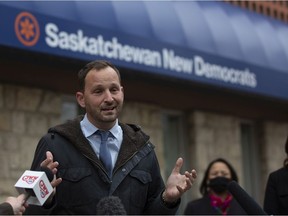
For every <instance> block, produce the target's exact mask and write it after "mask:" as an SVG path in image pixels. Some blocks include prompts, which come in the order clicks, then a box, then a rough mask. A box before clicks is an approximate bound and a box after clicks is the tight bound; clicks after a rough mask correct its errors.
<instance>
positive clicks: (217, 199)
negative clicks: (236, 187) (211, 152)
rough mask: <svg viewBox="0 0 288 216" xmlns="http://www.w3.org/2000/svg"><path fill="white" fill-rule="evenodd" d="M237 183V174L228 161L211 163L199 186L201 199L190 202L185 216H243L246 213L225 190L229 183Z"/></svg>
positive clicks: (216, 160) (219, 159) (222, 160)
mask: <svg viewBox="0 0 288 216" xmlns="http://www.w3.org/2000/svg"><path fill="white" fill-rule="evenodd" d="M232 180H234V181H236V182H238V177H237V174H236V172H235V170H234V168H233V167H232V166H231V164H230V163H228V161H226V160H225V159H223V158H218V159H215V160H213V161H211V162H210V163H209V165H208V167H207V169H206V171H205V174H204V178H203V180H202V183H201V186H200V193H201V194H202V195H203V197H202V198H200V199H197V200H194V201H190V202H189V203H188V204H187V206H186V208H185V210H184V214H185V215H232V214H234V215H243V214H244V215H245V214H246V212H245V211H244V209H243V208H242V207H241V206H240V205H239V203H238V202H237V201H236V200H235V199H233V196H232V195H231V194H230V193H229V191H228V190H227V185H228V183H229V182H230V181H232Z"/></svg>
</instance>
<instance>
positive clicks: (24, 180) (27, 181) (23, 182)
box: [15, 170, 53, 206]
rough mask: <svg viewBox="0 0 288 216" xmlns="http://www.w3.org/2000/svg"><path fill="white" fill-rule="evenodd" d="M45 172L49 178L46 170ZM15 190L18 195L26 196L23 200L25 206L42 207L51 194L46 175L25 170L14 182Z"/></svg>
mask: <svg viewBox="0 0 288 216" xmlns="http://www.w3.org/2000/svg"><path fill="white" fill-rule="evenodd" d="M46 172H47V173H48V175H49V177H50V178H51V174H49V172H48V170H47V171H46ZM50 172H51V171H50ZM51 173H52V172H51ZM52 179H53V173H52ZM15 188H16V190H17V191H18V192H19V194H22V193H24V194H26V198H25V200H26V202H27V204H31V205H39V206H42V205H43V204H44V203H45V201H46V200H47V199H48V198H49V196H50V195H51V194H52V192H53V187H52V186H51V183H50V180H48V178H47V175H46V173H45V172H43V171H31V170H26V171H25V172H24V173H23V174H22V176H21V177H20V178H19V179H18V181H17V182H16V184H15Z"/></svg>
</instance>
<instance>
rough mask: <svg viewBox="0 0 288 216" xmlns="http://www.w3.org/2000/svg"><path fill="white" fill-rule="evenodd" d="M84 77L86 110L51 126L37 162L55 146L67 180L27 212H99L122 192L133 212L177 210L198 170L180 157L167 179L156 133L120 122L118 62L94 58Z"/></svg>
mask: <svg viewBox="0 0 288 216" xmlns="http://www.w3.org/2000/svg"><path fill="white" fill-rule="evenodd" d="M78 78H79V84H80V89H79V91H77V92H76V99H77V102H78V104H79V105H80V106H81V107H82V108H83V109H85V114H84V115H81V116H78V117H77V118H75V119H73V120H69V121H67V122H65V123H64V124H61V125H58V126H55V127H52V128H50V129H49V131H48V133H47V134H46V135H44V136H43V137H42V138H41V139H40V141H39V143H38V146H37V148H36V151H35V156H34V160H33V162H32V166H31V169H32V170H39V169H41V166H42V165H43V164H42V165H40V162H41V161H43V160H45V157H46V158H47V159H48V157H47V155H46V156H45V154H46V152H47V151H49V157H50V163H47V164H49V166H50V167H49V168H50V169H51V168H57V174H56V176H57V177H56V178H55V179H56V180H57V179H59V178H61V179H62V182H61V184H59V185H58V186H57V191H56V193H55V196H53V199H52V200H51V202H50V203H49V205H46V206H45V207H44V208H36V207H35V206H30V207H29V208H27V211H26V212H27V214H83V215H84V214H96V213H97V203H98V202H99V201H100V200H101V198H103V197H107V196H117V197H119V198H120V200H121V202H122V203H123V206H124V208H125V211H126V212H127V214H135V215H139V214H175V213H176V211H177V209H178V207H179V204H180V201H181V196H182V195H183V194H184V193H185V192H186V191H187V190H189V189H190V188H191V186H192V184H193V182H194V180H195V178H196V176H197V174H196V171H195V170H191V171H185V172H184V174H181V173H180V169H181V167H182V166H183V159H182V158H178V159H177V161H176V164H175V167H174V168H173V170H172V172H171V175H170V176H169V177H168V179H167V182H166V184H164V181H163V179H162V177H161V173H160V167H159V164H158V159H157V157H156V154H155V151H154V145H153V144H152V143H151V141H150V137H149V136H148V135H147V134H146V133H144V131H143V130H142V129H141V128H140V127H139V126H137V125H133V124H124V123H121V122H119V121H118V116H119V114H120V112H121V110H122V106H123V101H124V89H123V87H122V85H121V78H120V72H119V71H118V69H117V68H116V67H115V66H114V65H112V64H111V63H110V62H107V61H102V60H96V61H92V62H90V63H88V64H87V65H85V66H84V67H83V68H82V69H81V70H80V71H79V73H78ZM50 153H51V154H50ZM53 163H54V164H53ZM47 164H46V165H47ZM42 167H43V166H42Z"/></svg>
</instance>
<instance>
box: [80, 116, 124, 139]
mask: <svg viewBox="0 0 288 216" xmlns="http://www.w3.org/2000/svg"><path fill="white" fill-rule="evenodd" d="M80 125H81V128H82V131H83V134H84V136H85V137H86V138H87V137H90V136H91V135H92V134H94V133H95V132H96V131H97V130H99V128H97V127H95V126H94V125H93V124H92V123H91V122H90V121H89V120H88V118H87V114H85V115H84V118H83V120H82V121H81V122H80ZM119 127H120V126H119V124H118V119H116V123H115V125H114V126H113V127H112V128H111V129H110V130H109V131H110V132H111V134H112V135H113V136H114V137H116V138H117V137H118V134H119Z"/></svg>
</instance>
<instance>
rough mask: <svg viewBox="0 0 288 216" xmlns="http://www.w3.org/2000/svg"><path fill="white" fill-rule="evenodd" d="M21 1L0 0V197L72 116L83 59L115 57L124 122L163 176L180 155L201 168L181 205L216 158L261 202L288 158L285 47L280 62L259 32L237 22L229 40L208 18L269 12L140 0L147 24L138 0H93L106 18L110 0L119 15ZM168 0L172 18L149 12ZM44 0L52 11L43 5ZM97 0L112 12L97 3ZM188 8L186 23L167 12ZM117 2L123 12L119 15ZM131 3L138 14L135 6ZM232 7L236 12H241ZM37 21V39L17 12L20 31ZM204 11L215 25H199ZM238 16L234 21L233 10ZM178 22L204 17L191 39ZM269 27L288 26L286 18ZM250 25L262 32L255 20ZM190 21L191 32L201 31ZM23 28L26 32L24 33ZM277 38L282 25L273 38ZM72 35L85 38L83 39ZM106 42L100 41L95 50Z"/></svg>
mask: <svg viewBox="0 0 288 216" xmlns="http://www.w3.org/2000/svg"><path fill="white" fill-rule="evenodd" d="M94 3H95V2H94ZM28 4H29V3H23V4H17V5H13V3H9V2H8V3H6V2H4V3H1V4H0V10H1V20H2V21H1V23H0V27H1V28H0V29H5V36H6V37H5V38H4V39H0V45H1V46H0V54H1V73H0V110H1V112H0V145H1V147H2V148H1V152H0V164H1V167H0V171H1V173H2V174H1V179H0V185H1V187H0V199H1V200H2V199H4V198H5V197H6V196H8V195H15V194H16V190H15V188H14V184H15V183H16V181H17V180H18V178H19V177H20V176H21V174H22V173H23V172H24V170H27V169H29V167H30V164H31V162H32V158H33V154H34V151H35V148H36V145H37V143H38V140H39V139H40V138H41V136H42V135H43V134H44V133H46V132H47V130H48V128H49V127H51V126H53V125H55V124H59V123H61V122H63V121H65V120H67V119H70V118H73V117H75V116H76V115H78V114H79V107H78V106H77V103H76V100H75V92H76V91H77V79H76V78H77V72H78V71H79V70H80V69H81V68H82V67H83V66H84V65H85V64H86V63H87V62H88V61H91V60H94V59H96V58H103V59H107V60H110V61H111V62H113V63H114V64H115V65H117V66H118V67H119V69H120V72H121V76H122V82H123V83H122V84H123V86H124V92H125V103H124V112H123V113H122V115H121V117H120V120H121V121H122V122H126V123H135V124H138V125H140V126H141V127H142V128H143V129H144V131H146V132H147V133H148V134H149V135H150V137H151V140H152V143H154V144H155V146H156V152H157V155H158V158H159V163H160V166H161V171H162V174H163V178H164V179H166V178H167V177H168V176H169V174H170V172H171V171H172V168H173V166H174V164H175V162H176V159H177V158H178V157H179V156H181V157H183V158H184V162H185V164H184V167H183V170H184V169H192V168H195V169H196V170H197V172H198V180H197V182H196V183H195V185H194V186H193V188H192V189H191V191H189V192H188V193H186V194H185V196H184V197H183V202H182V204H181V208H180V210H179V213H180V214H181V213H182V212H183V209H184V207H185V205H186V203H187V202H188V201H189V200H191V199H195V198H198V197H200V193H199V186H200V183H201V180H202V177H203V174H204V171H205V168H206V166H207V164H208V163H209V162H210V161H211V160H213V159H215V158H217V157H223V158H225V159H227V160H229V161H230V162H231V163H232V164H233V166H234V167H235V169H236V170H237V173H238V175H239V180H240V184H241V185H242V186H243V188H244V189H245V190H247V192H249V193H250V194H251V195H252V197H253V198H254V199H255V200H256V201H258V202H259V204H261V205H262V202H263V195H264V188H265V184H266V180H267V177H268V174H269V172H271V171H273V170H275V169H277V168H279V167H281V166H282V163H283V160H284V158H285V157H286V155H285V153H284V142H285V139H286V137H287V135H288V112H287V110H288V96H287V95H288V94H287V92H288V85H287V84H288V82H287V80H288V72H287V71H285V70H284V69H283V68H285V67H286V65H287V62H288V61H283V60H285V59H284V58H286V59H287V56H288V55H286V57H285V55H284V57H283V56H282V57H281V58H280V60H281V62H280V63H279V62H278V60H277V59H276V60H275V59H274V58H275V57H273V56H272V54H273V53H272V54H271V55H268V54H269V53H270V52H268V51H270V50H269V44H267V46H265V47H260V48H261V50H262V51H263V52H262V53H261V50H260V51H259V50H258V51H257V46H256V45H257V43H256V42H255V40H253V37H254V35H252V34H251V35H246V37H250V36H251V38H252V41H251V40H250V41H249V40H248V41H245V40H244V39H243V37H245V34H244V33H245V32H244V31H243V29H240V27H239V29H237V30H235V32H238V31H239V32H241V33H242V35H237V34H236V33H234V34H233V35H234V36H235V35H236V36H237V37H240V36H241V38H242V39H241V40H239V41H232V42H231V41H230V38H231V35H230V33H228V31H227V28H225V26H222V25H220V24H219V23H217V22H216V21H217V20H215V23H214V21H213V22H212V20H211V18H212V15H215V14H216V15H218V16H217V17H218V18H219V14H220V17H222V16H223V17H224V14H225V13H226V12H227V14H228V15H229V16H230V15H231V14H232V15H238V16H241V17H242V18H243V19H244V18H245V19H244V21H245V20H246V19H248V18H249V19H250V18H251V17H252V18H251V19H253V20H256V21H257V22H262V23H264V24H266V23H269V24H270V22H268V21H267V19H266V18H265V17H264V16H259V15H257V16H256V17H254V15H253V13H251V12H245V10H243V9H241V8H237V7H235V6H233V5H229V4H227V3H224V2H210V3H209V2H208V3H207V2H206V3H201V2H186V3H185V4H184V3H181V4H180V3H179V4H177V3H172V2H170V3H167V2H166V4H165V5H162V4H161V3H159V4H157V3H153V2H150V3H148V2H146V3H143V4H144V5H145V8H146V9H147V11H148V12H147V14H149V15H151V17H149V18H150V21H151V23H146V22H145V21H143V20H145V17H146V16H147V14H146V12H145V13H144V12H143V11H141V10H140V8H139V5H138V4H140V3H131V2H130V3H129V4H128V5H125V6H122V5H120V4H117V3H115V2H114V3H103V2H102V3H98V4H101V5H97V6H95V5H94V6H95V8H94V9H95V10H96V12H99V13H100V14H101V16H102V17H105V14H103V13H108V12H107V11H110V10H108V9H109V7H110V6H111V4H112V6H113V8H114V13H113V14H112V15H111V14H110V15H109V16H110V17H114V18H115V20H117V24H115V23H114V22H116V21H115V20H114V19H111V20H109V22H108V21H107V22H106V23H105V22H104V20H105V19H104V18H103V20H100V21H97V20H96V18H95V19H92V18H91V21H90V22H91V23H88V22H89V19H88V18H89V17H88V15H87V14H89V13H88V12H87V14H83V13H79V11H78V13H77V10H76V9H79V8H81V7H84V6H83V5H81V4H80V3H76V4H72V5H71V8H72V9H71V8H69V10H68V9H66V12H65V13H66V14H65V13H64V12H63V13H60V10H61V7H60V5H59V8H55V5H53V4H55V3H53V2H52V3H48V4H47V5H42V4H41V3H39V2H38V3H37V2H32V3H31V2H30V5H28ZM56 4H60V3H57V2H56ZM19 5H20V6H19ZM86 6H87V5H86ZM89 6H91V5H89ZM142 6H143V5H142ZM163 6H165V7H167V8H166V9H167V10H168V11H169V12H170V14H169V16H170V18H169V17H167V14H166V15H165V13H164V12H163V13H164V14H158V13H155V11H154V10H157V8H158V9H159V8H162V7H163ZM50 7H51V8H54V9H55V10H54V11H52V10H50V11H49V8H50ZM98 7H99V8H100V9H101V8H102V7H103V8H106V9H107V11H104V12H103V13H101V10H100V9H98ZM134 7H135V8H134ZM75 8H76V9H75ZM185 8H187V10H188V9H189V10H193V12H194V13H195V14H197V15H198V16H197V17H198V19H195V20H192V19H191V20H189V22H188V21H186V20H185V19H184V18H183V17H181V16H180V15H179V17H178V18H177V19H176V21H175V20H174V18H175V17H174V15H173V13H172V12H173V11H180V9H181V11H185V10H184V9H185ZM197 8H198V9H199V10H198V9H197ZM86 9H87V8H86ZM196 9H197V10H196ZM121 10H123V11H124V12H125V13H124V12H123V14H120V12H121ZM137 10H139V11H138V13H137V16H136V15H135V14H134V13H132V12H133V11H137ZM219 11H220V12H221V13H220V12H219ZM223 11H224V12H225V13H224V12H223ZM188 12H189V11H188ZM194 13H193V14H194ZM202 13H203V14H202ZM108 14H109V13H108ZM124 14H126V15H127V14H128V15H127V16H128V18H129V16H135V17H137V19H136V18H135V19H136V21H137V23H133V22H132V21H131V19H130V20H122V19H121V18H122V17H123V16H124ZM188 14H190V13H188ZM227 14H225V16H228V15H227ZM22 15H24V16H23V17H21V16H22ZM73 15H75V16H76V15H77V16H79V17H81V18H83V17H85V16H87V17H88V18H87V19H88V21H86V22H84V21H83V22H82V21H81V20H80V18H79V17H78V18H79V20H78V21H75V20H72V18H71V19H70V16H73ZM120 15H122V16H120ZM232 15H231V20H234V19H235V17H236V16H232ZM164 16H165V20H163V22H162V24H163V25H164V24H165V26H168V27H165V26H162V25H160V24H159V23H158V22H159V20H161V18H163V17H164ZM175 16H176V15H175ZM189 16H191V15H189ZM189 16H188V17H189ZM201 16H202V17H201ZM138 17H140V18H138ZM146 18H147V17H146ZM189 18H192V17H189ZM193 18H194V17H193ZM204 18H205V19H204ZM208 18H210V19H208ZM75 19H76V18H75ZM170 19H171V20H170ZM4 20H5V22H4ZM33 20H37V21H38V26H37V25H35V24H34V25H33V31H32V33H33V32H34V31H35V32H34V33H35V35H36V33H37V31H39V32H40V34H39V36H38V39H37V37H32V36H31V34H32V33H31V31H25V32H26V33H24V37H23V35H21V31H18V30H17V28H18V27H19V25H17V23H18V22H21V23H22V25H24V26H26V27H25V28H26V30H27V28H28V29H29V26H31V25H29V21H30V22H33ZM83 20H84V18H83ZM179 20H181V22H179ZM203 20H205V22H207V23H208V25H209V29H210V31H211V32H212V34H210V35H205V34H204V33H205V32H204V30H205V25H204V24H205V23H204V21H203ZM256 21H255V23H257V22H256ZM93 22H95V23H97V25H98V26H94V23H93ZM219 22H220V23H221V22H222V20H221V19H220V20H219ZM235 22H236V23H238V24H241V23H240V21H239V20H235ZM25 23H26V24H25ZM102 23H103V24H102ZM185 23H186V24H187V25H188V24H189V25H191V26H192V27H193V28H196V27H197V23H201V24H203V25H201V26H198V28H199V29H196V30H198V31H203V32H202V33H203V34H199V37H198V38H197V37H196V35H194V36H193V38H192V39H193V40H192V39H191V41H190V40H188V39H189V37H187V34H188V35H189V28H185V30H184V31H183V30H180V27H179V26H181V25H180V24H182V25H184V24H185ZM255 23H254V24H255ZM168 24H173V26H176V30H177V32H174V34H173V32H165V31H168V30H169V29H170V27H169V25H168ZM227 24H229V23H227ZM244 24H245V22H244ZM272 24H273V25H274V23H272ZM272 24H270V25H272ZM101 25H102V26H101ZM189 25H188V27H189ZM275 25H276V27H277V28H280V27H281V29H283V31H281V32H286V33H287V29H288V28H287V26H285V24H279V23H276V24H275ZM111 26H112V27H113V28H112V27H111ZM123 26H125V28H124V27H123ZM147 26H148V27H147ZM151 26H152V27H153V28H152V27H151ZM213 26H215V28H214V27H213ZM132 27H133V28H132ZM192 27H191V28H192ZM254 27H255V26H254ZM276 27H275V28H276ZM25 28H24V29H25ZM207 28H208V27H207ZM247 28H248V27H247ZM255 28H256V29H257V28H258V33H259V32H261V29H260V27H259V26H256V27H255ZM143 29H145V31H144V30H143ZM155 29H156V30H155ZM232 29H233V28H232ZM192 30H193V34H195V32H196V30H195V29H192ZM194 30H195V31H194ZM228 30H229V28H228ZM230 30H231V29H230ZM130 31H131V32H130ZM226 31H227V32H226ZM265 31H266V32H267V29H265ZM17 32H18V33H17ZM155 32H157V34H156V33H155ZM181 32H186V33H187V32H188V33H187V34H186V35H184V34H182V33H181ZM247 32H249V31H247ZM269 33H270V32H269ZM22 34H23V31H22ZM218 34H219V35H218ZM1 35H2V32H1ZM29 35H30V36H29ZM151 35H152V36H153V37H152V36H151ZM25 36H26V39H27V38H28V39H29V40H28V39H27V40H26V41H25ZM161 36H163V38H161ZM270 36H271V35H270ZM284 36H286V35H285V34H284V35H280V33H279V38H281V37H284ZM149 37H152V38H151V40H149ZM154 37H155V38H154ZM194 37H195V38H194ZM213 37H214V39H213V40H209V38H210V39H211V38H213ZM237 37H236V38H237ZM267 37H269V35H268V36H267ZM35 38H36V39H35ZM73 38H74V39H75V38H77V40H78V41H80V40H81V41H82V45H81V43H79V44H77V43H76V41H77V40H76V39H75V40H74V39H73ZM147 38H148V39H147ZM187 38H188V39H187ZM222 39H223V40H222ZM254 39H255V38H254ZM33 40H37V42H35V41H33ZM261 40H262V42H263V41H265V38H261ZM87 41H90V43H88V42H87ZM230 42H231V43H230ZM253 42H255V43H253ZM33 43H34V44H33ZM246 43H247V44H248V45H249V46H250V47H248V45H247V44H246ZM249 43H250V44H249ZM271 43H274V44H272V45H275V44H276V45H275V46H271V47H276V48H277V47H278V46H277V45H278V43H281V39H279V41H271ZM91 44H94V45H93V46H92V45H91ZM101 44H104V45H105V46H102V49H101ZM181 44H184V45H183V47H182V46H181ZM185 44H187V45H185ZM239 44H241V46H240V45H239ZM186 46H187V47H186ZM251 46H252V47H251ZM105 47H106V48H105ZM113 47H114V48H113ZM119 47H120V48H119ZM191 47H192V48H191ZM193 47H195V48H194V49H193ZM235 47H236V48H235ZM237 47H238V48H240V49H238V48H237ZM279 47H280V46H279ZM228 48H229V49H228ZM276 48H274V50H272V51H274V52H275V53H276V54H277V53H278V52H280V54H281V53H283V52H284V53H285V52H286V54H287V53H288V52H287V49H286V50H285V49H284V50H282V49H283V48H281V49H280V50H275V49H276ZM284 48H285V47H284ZM286 48H287V47H286ZM113 49H114V52H112V50H113ZM253 49H255V50H256V51H255V50H254V51H253ZM115 50H116V51H115ZM252 51H253V52H252ZM276 51H278V52H276ZM135 53H137V54H138V56H137V55H136V54H135ZM243 53H244V54H246V55H244V54H243ZM267 53H268V54H267ZM249 54H250V55H251V56H247V55H249ZM256 54H257V55H256ZM139 56H141V57H139ZM241 56H243V57H242V59H240V57H241ZM255 56H257V57H255ZM262 57H263V59H266V61H263V59H261V58H262ZM238 58H239V59H238ZM287 68H288V67H287ZM223 74H224V75H225V76H224V75H223ZM239 77H240V78H239Z"/></svg>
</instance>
